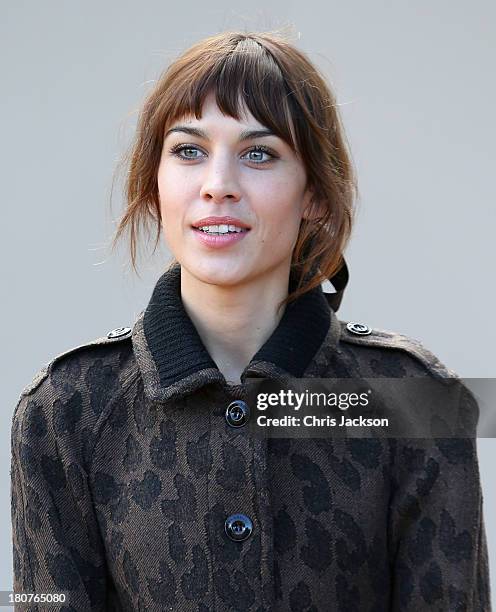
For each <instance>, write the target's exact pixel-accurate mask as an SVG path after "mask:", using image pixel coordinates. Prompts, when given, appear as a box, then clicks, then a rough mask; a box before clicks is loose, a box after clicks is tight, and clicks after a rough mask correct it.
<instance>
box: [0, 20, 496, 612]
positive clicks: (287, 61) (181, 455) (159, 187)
mask: <svg viewBox="0 0 496 612" xmlns="http://www.w3.org/2000/svg"><path fill="white" fill-rule="evenodd" d="M128 162H129V165H128V174H127V189H126V193H127V208H126V210H125V213H124V215H123V217H122V220H121V222H120V225H119V227H118V231H117V234H116V238H115V239H116V240H117V239H118V238H119V237H120V236H121V235H122V234H123V232H124V231H129V232H130V238H131V258H132V262H133V265H134V264H135V256H136V246H137V236H138V230H139V229H140V227H141V226H142V225H146V224H147V222H148V221H151V222H152V223H155V224H156V229H157V236H156V243H155V244H157V242H158V240H159V236H160V232H161V230H163V234H164V238H165V240H166V243H167V245H168V247H169V249H170V251H171V252H172V255H173V257H174V259H173V261H172V265H170V266H169V268H168V269H167V270H166V271H165V272H164V273H163V275H162V276H161V277H160V278H159V279H158V282H157V285H156V287H155V289H154V291H153V294H152V296H151V299H150V302H149V304H148V306H147V307H146V309H145V310H144V311H143V312H142V313H141V314H140V315H139V317H138V319H137V320H136V322H135V323H134V325H133V326H132V328H131V327H129V328H128V327H120V328H117V329H115V330H112V331H111V332H109V333H108V334H107V335H106V336H104V337H102V338H99V339H97V340H95V341H93V342H90V343H88V344H86V345H84V346H79V347H76V348H75V349H72V350H70V351H68V352H67V353H65V354H63V355H60V356H58V357H56V358H55V359H54V360H53V361H52V362H51V363H50V364H49V365H48V366H47V367H46V368H44V369H43V370H42V371H41V372H40V373H39V374H37V376H36V377H35V379H34V380H33V382H32V383H31V384H30V385H29V386H28V387H26V388H25V389H24V391H23V392H22V395H21V397H20V400H19V403H18V405H17V407H16V409H15V413H14V417H13V424H12V525H13V538H14V541H13V553H14V589H15V591H16V592H18V593H20V592H24V593H26V592H27V593H37V594H39V595H41V594H46V593H51V594H52V595H51V597H52V599H53V598H57V599H56V600H57V601H58V602H59V604H58V605H59V606H60V608H58V609H63V610H77V611H78V612H79V611H86V610H129V611H131V610H146V611H152V610H157V611H158V610H174V611H179V610H180V611H189V610H191V611H193V610H195V611H198V612H206V611H212V610H219V611H220V610H222V611H224V610H229V611H235V612H241V611H244V612H262V611H267V612H268V611H271V612H275V611H281V612H283V611H284V612H287V611H288V610H292V611H305V612H311V611H312V612H315V611H326V612H328V611H330V610H336V611H343V612H351V611H354V610H357V611H371V612H372V611H374V612H384V611H386V610H392V611H400V610H412V611H415V612H419V611H424V610H425V611H427V610H437V611H439V610H443V611H444V610H445V611H446V612H448V611H449V612H453V611H455V610H460V611H461V610H470V611H474V610H478V611H482V610H484V611H487V610H490V602H489V577H488V564H487V548H486V539H485V532H484V523H483V515H482V494H481V489H480V481H479V472H478V462H477V453H476V446H475V441H474V440H473V439H464V440H460V439H456V438H454V439H451V441H450V444H443V443H442V440H438V439H436V440H434V439H431V440H429V439H413V438H412V439H406V438H405V439H391V438H366V439H357V438H338V437H336V438H333V437H330V436H329V437H327V438H322V437H320V438H317V437H315V438H312V437H310V438H305V439H303V438H296V437H286V438H282V439H276V438H272V437H263V436H255V435H251V432H250V429H249V427H247V425H248V424H250V421H251V422H253V420H254V419H255V418H256V414H255V406H253V405H251V406H250V405H249V402H248V399H247V379H249V378H257V377H259V378H267V379H272V380H275V381H283V380H294V379H300V378H319V379H330V378H353V377H357V378H359V377H369V378H388V377H389V378H406V377H410V378H411V377H421V378H423V379H429V378H435V377H451V376H454V373H453V372H452V371H451V370H448V369H447V368H446V367H445V366H444V365H443V364H441V363H440V362H439V360H438V359H437V358H436V357H435V356H434V355H433V354H432V353H430V352H429V351H428V350H427V349H426V348H425V347H423V346H422V345H421V344H419V343H418V342H417V341H415V340H413V339H410V338H408V337H406V336H404V335H401V334H396V333H393V332H387V331H384V330H375V329H370V328H369V327H368V326H367V325H365V324H362V323H356V322H349V323H348V322H343V321H340V320H339V319H338V318H337V316H336V311H337V310H338V307H339V302H340V298H341V292H342V289H343V288H344V285H345V284H346V280H347V270H346V266H345V264H344V259H343V252H344V249H345V246H346V244H347V241H348V239H349V236H350V232H351V229H352V220H353V210H354V200H355V197H356V194H357V189H356V182H355V177H354V173H353V170H352V164H351V162H350V157H349V153H348V151H347V147H346V145H345V137H344V134H343V130H342V126H341V123H340V119H339V116H338V112H337V106H336V102H335V97H334V95H333V94H332V93H331V91H330V89H329V87H328V85H327V84H326V82H325V80H324V79H323V77H322V76H321V75H320V74H319V72H318V71H317V69H316V68H315V66H313V65H312V64H311V63H310V62H309V60H308V59H307V57H306V56H305V55H304V54H303V53H302V52H301V51H299V50H297V49H296V48H295V47H293V46H292V45H291V44H289V43H288V42H287V41H285V40H284V39H283V38H281V37H279V36H278V35H276V34H269V33H241V32H224V33H221V34H218V35H215V36H212V37H210V38H207V39H205V40H202V41H200V42H199V43H197V44H196V45H194V46H193V47H192V48H190V49H189V50H187V51H186V52H185V53H184V54H183V55H182V56H181V57H179V58H178V59H177V60H176V61H174V62H173V63H172V64H171V65H170V66H169V67H168V69H167V70H166V71H165V72H164V74H163V75H162V76H161V78H160V79H159V81H158V82H157V83H156V85H155V87H154V88H153V91H152V92H151V93H150V94H149V96H148V98H147V100H146V101H145V103H144V105H143V107H142V111H141V115H140V120H139V124H138V128H137V133H136V139H135V142H134V144H133V147H132V149H131V151H130V157H129V159H128ZM326 279H330V280H331V282H332V284H334V285H335V288H336V289H337V292H336V293H335V294H328V295H326V294H325V293H324V292H323V289H322V283H323V281H325V280H326ZM40 608H41V609H44V608H43V606H41V607H40Z"/></svg>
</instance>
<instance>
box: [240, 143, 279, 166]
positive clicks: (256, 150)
mask: <svg viewBox="0 0 496 612" xmlns="http://www.w3.org/2000/svg"><path fill="white" fill-rule="evenodd" d="M250 153H264V154H265V155H270V159H265V160H263V161H262V160H259V161H257V160H256V159H253V158H252V159H250V160H249V161H252V162H253V163H255V164H267V163H269V162H271V161H273V160H274V159H275V158H276V156H275V155H274V154H273V153H271V152H270V150H269V149H268V148H267V147H264V146H263V145H256V146H254V147H252V148H251V149H250V150H249V151H248V153H247V155H249V154H250Z"/></svg>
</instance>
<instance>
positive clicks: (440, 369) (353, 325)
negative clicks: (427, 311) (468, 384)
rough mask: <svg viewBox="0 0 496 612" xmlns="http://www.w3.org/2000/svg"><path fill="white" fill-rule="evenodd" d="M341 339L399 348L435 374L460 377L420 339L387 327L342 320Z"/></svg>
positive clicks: (361, 343)
mask: <svg viewBox="0 0 496 612" xmlns="http://www.w3.org/2000/svg"><path fill="white" fill-rule="evenodd" d="M340 323H341V338H340V339H341V340H342V341H343V342H349V343H351V344H357V345H362V346H375V347H380V348H392V349H399V350H402V351H405V352H406V353H409V354H410V355H412V356H413V357H415V358H416V359H417V360H418V361H420V362H421V363H422V364H423V365H424V366H425V367H426V368H427V369H428V370H430V371H431V372H432V374H433V375H434V376H438V377H443V378H459V376H458V374H457V373H456V372H455V371H454V370H452V369H450V368H448V367H447V366H445V365H444V364H443V363H442V362H441V361H440V360H439V359H438V358H437V357H436V355H434V353H432V352H431V351H430V350H429V349H427V348H426V347H425V346H424V345H423V344H422V343H421V342H420V341H419V340H416V339H415V338H411V337H409V336H405V335H404V334H398V333H396V332H393V331H389V330H387V329H377V328H371V327H369V326H368V325H365V324H364V323H357V322H354V321H340Z"/></svg>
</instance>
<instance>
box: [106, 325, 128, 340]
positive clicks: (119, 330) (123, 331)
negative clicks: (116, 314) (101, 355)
mask: <svg viewBox="0 0 496 612" xmlns="http://www.w3.org/2000/svg"><path fill="white" fill-rule="evenodd" d="M130 332H131V328H130V327H116V328H115V329H113V330H112V331H109V333H108V334H107V338H120V337H121V336H127V334H129V333H130Z"/></svg>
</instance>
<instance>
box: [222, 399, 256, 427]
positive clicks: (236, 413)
mask: <svg viewBox="0 0 496 612" xmlns="http://www.w3.org/2000/svg"><path fill="white" fill-rule="evenodd" d="M249 416H250V409H249V408H248V405H247V403H246V402H244V401H243V400H234V402H231V403H230V404H229V406H228V407H227V409H226V421H227V423H228V425H230V426H231V427H242V426H243V425H244V424H245V423H246V422H247V421H248V418H249Z"/></svg>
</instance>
